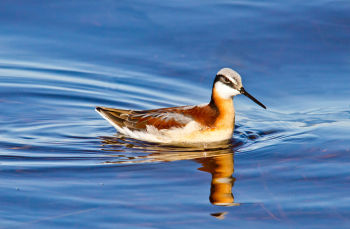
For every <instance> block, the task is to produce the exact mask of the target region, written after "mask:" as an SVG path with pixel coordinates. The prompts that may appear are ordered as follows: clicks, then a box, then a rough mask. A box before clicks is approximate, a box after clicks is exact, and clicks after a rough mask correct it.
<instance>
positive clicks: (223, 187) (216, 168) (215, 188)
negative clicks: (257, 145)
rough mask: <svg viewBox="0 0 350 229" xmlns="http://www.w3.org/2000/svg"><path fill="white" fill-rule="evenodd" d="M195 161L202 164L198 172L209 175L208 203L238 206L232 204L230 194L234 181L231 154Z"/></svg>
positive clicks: (232, 200) (231, 195)
mask: <svg viewBox="0 0 350 229" xmlns="http://www.w3.org/2000/svg"><path fill="white" fill-rule="evenodd" d="M196 161H198V162H200V163H201V164H202V167H200V168H199V170H201V171H204V172H208V173H211V177H212V178H211V187H210V197H209V200H210V202H211V203H212V204H214V205H224V206H232V205H238V204H235V203H234V197H233V194H232V187H233V185H234V182H235V180H236V178H234V177H232V174H233V172H234V159H233V153H228V154H222V155H217V156H214V157H210V158H200V159H197V160H196Z"/></svg>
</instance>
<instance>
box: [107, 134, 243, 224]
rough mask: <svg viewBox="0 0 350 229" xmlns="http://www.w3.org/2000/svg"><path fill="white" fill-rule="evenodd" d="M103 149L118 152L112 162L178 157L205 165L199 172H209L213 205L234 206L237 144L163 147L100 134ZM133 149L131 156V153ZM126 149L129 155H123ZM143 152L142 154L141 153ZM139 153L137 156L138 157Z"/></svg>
mask: <svg viewBox="0 0 350 229" xmlns="http://www.w3.org/2000/svg"><path fill="white" fill-rule="evenodd" d="M101 142H102V150H104V151H111V152H118V154H117V155H110V156H112V157H113V158H111V159H112V160H111V161H107V162H106V163H110V164H139V163H150V162H170V161H178V160H194V161H196V162H198V163H200V164H201V165H202V166H201V167H200V168H198V170H200V171H204V172H207V173H210V174H211V176H212V178H211V187H210V196H209V200H210V202H211V203H212V204H213V205H220V206H234V205H239V204H238V203H235V202H234V196H233V194H232V187H233V185H234V182H235V180H236V179H235V178H234V177H232V174H233V172H234V152H233V149H234V147H236V145H237V144H238V143H232V142H224V143H221V144H219V145H218V144H216V145H206V146H205V147H204V146H203V145H202V146H193V147H179V146H164V145H157V144H149V143H144V142H139V141H136V140H132V139H128V138H121V137H117V138H112V137H101ZM130 151H131V155H132V156H130V155H129V154H130ZM123 152H124V153H126V152H128V153H127V154H128V155H123ZM140 154H141V155H140ZM135 155H136V156H135ZM225 214H226V213H225V212H219V213H213V214H211V215H212V216H214V217H217V218H219V219H221V218H223V217H224V215H225Z"/></svg>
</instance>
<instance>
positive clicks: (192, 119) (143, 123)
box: [96, 68, 266, 144]
mask: <svg viewBox="0 0 350 229" xmlns="http://www.w3.org/2000/svg"><path fill="white" fill-rule="evenodd" d="M239 94H243V95H245V96H247V97H248V98H250V99H251V100H253V101H254V102H255V103H257V104H258V105H260V106H261V107H263V108H264V109H266V107H265V106H264V105H263V104H262V103H261V102H259V101H258V100H257V99H255V98H254V97H253V96H252V95H250V94H249V93H248V92H247V91H246V90H245V89H244V87H243V85H242V79H241V76H240V75H239V74H238V73H237V72H236V71H234V70H232V69H230V68H223V69H221V70H220V71H219V72H218V73H217V74H216V76H215V80H214V83H213V88H212V95H211V100H210V102H209V103H208V104H203V105H197V106H180V107H169V108H160V109H154V110H123V109H115V108H107V107H96V111H97V112H98V113H99V114H100V115H101V116H102V117H103V118H105V119H106V120H107V121H108V122H109V123H110V124H112V125H113V126H114V127H115V128H116V129H117V131H118V132H119V133H121V134H123V135H126V136H129V137H132V138H135V139H139V140H143V141H149V142H158V143H170V144H174V143H180V144H187V143H190V144H191V143H210V142H219V141H224V140H228V139H230V138H232V134H233V130H234V125H235V109H234V105H233V97H234V96H236V95H239Z"/></svg>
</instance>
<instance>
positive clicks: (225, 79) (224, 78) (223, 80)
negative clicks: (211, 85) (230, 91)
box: [221, 76, 231, 84]
mask: <svg viewBox="0 0 350 229" xmlns="http://www.w3.org/2000/svg"><path fill="white" fill-rule="evenodd" d="M221 81H222V82H223V83H225V84H230V83H231V81H230V80H228V79H227V78H226V77H224V76H222V77H221Z"/></svg>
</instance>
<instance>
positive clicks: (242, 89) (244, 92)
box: [240, 87, 266, 109]
mask: <svg viewBox="0 0 350 229" xmlns="http://www.w3.org/2000/svg"><path fill="white" fill-rule="evenodd" d="M240 92H241V93H242V94H243V95H245V96H247V97H248V98H250V99H251V100H253V101H254V102H255V103H256V104H258V105H259V106H261V107H262V108H264V109H266V107H265V105H264V104H262V103H260V102H259V101H258V100H257V99H256V98H254V97H253V96H252V95H251V94H249V93H248V92H247V91H246V90H245V89H244V88H243V87H242V88H241V90H240Z"/></svg>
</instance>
